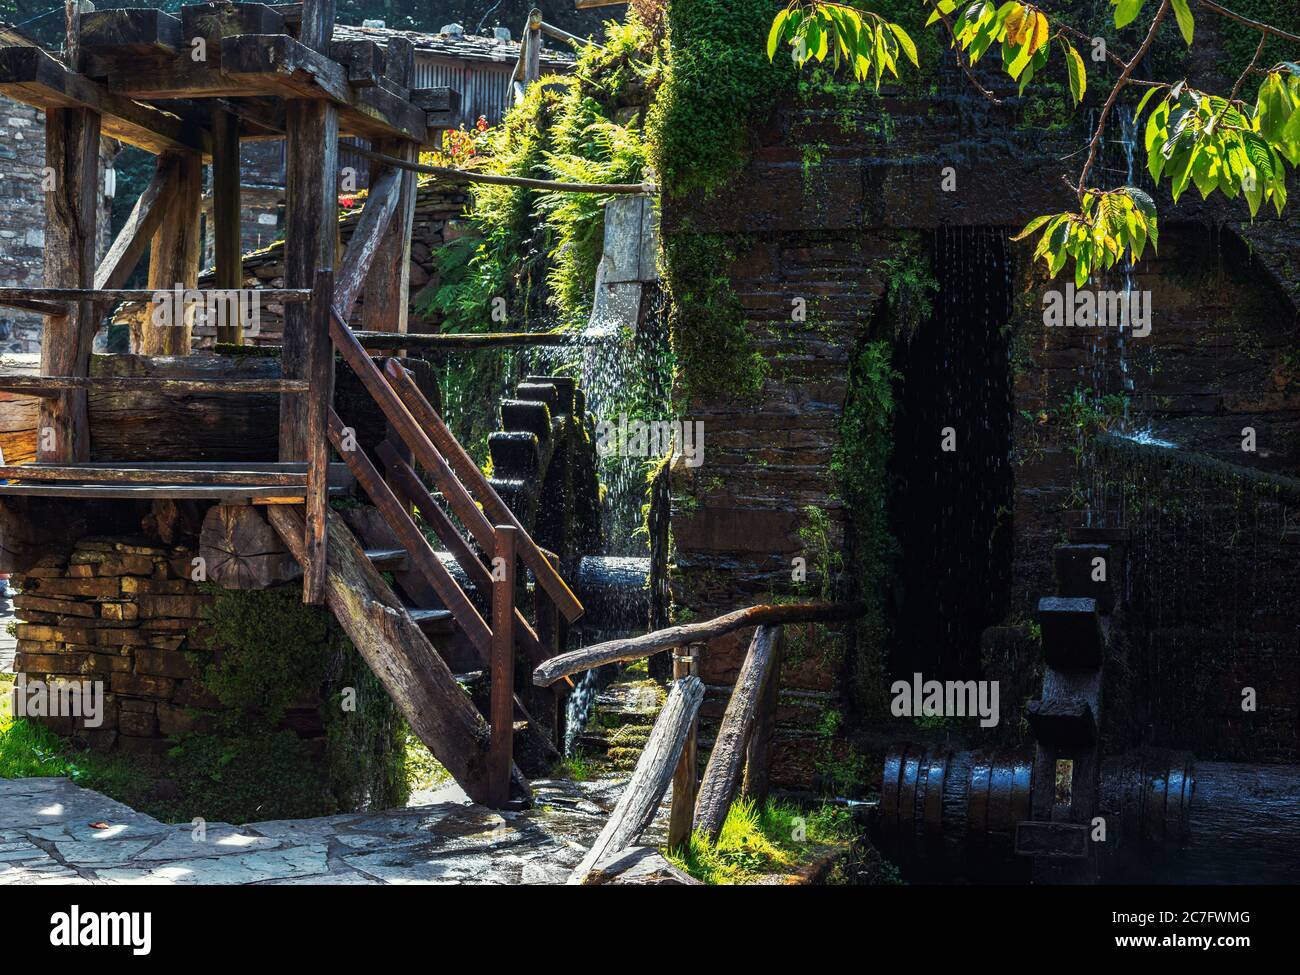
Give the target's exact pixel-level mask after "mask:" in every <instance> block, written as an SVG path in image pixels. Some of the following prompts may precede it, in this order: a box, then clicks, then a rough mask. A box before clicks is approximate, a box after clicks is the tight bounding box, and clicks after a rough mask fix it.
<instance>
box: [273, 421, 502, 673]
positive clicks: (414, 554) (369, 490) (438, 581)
mask: <svg viewBox="0 0 1300 975" xmlns="http://www.w3.org/2000/svg"><path fill="white" fill-rule="evenodd" d="M343 431H344V427H343V421H342V420H340V419H339V417H338V414H337V413H335V412H334V411H333V410H331V411H330V442H331V443H332V444H333V445H334V449H335V450H337V451H338V452H339V456H340V457H342V458H343V459H344V461H345V462H346V463H347V465H348V468H349V469H350V470H351V471H352V474H353V476H355V477H356V479H357V483H358V484H359V485H361V488H362V490H364V491H365V492H366V494H367V495H369V497H370V500H371V501H373V502H374V504H375V507H376V508H378V509H379V513H380V514H381V515H383V517H384V520H385V521H387V522H388V526H389V527H390V528H391V529H392V530H393V534H394V535H396V537H397V541H398V543H399V544H400V545H401V546H402V547H403V548H404V549H406V552H407V554H408V555H409V556H410V557H411V562H412V563H413V564H414V565H415V567H416V568H417V569H419V570H420V572H421V573H422V574H423V575H424V577H425V578H426V579H428V580H429V584H430V585H431V586H433V589H434V591H435V592H436V593H437V594H438V598H439V599H440V600H442V603H443V605H444V606H446V607H447V608H448V609H449V610H451V612H452V615H454V616H455V617H456V622H457V623H459V624H460V627H461V629H463V630H464V631H465V635H466V637H467V638H468V639H469V640H470V642H471V643H473V645H474V647H475V648H476V649H477V650H478V652H479V654H480V655H481V656H482V657H484V658H485V659H486V658H487V657H488V655H489V654H490V652H491V648H492V632H491V630H489V629H488V625H487V623H485V622H484V621H483V617H482V616H480V615H479V612H478V610H477V609H475V608H474V604H473V603H471V602H470V601H469V598H468V597H467V596H466V595H465V592H464V590H462V589H461V588H460V586H459V585H457V584H456V580H455V579H453V578H452V576H451V573H450V572H448V571H447V567H446V566H444V565H443V564H442V560H441V559H439V558H438V556H437V554H436V553H435V552H434V551H433V549H432V548H430V547H429V543H428V541H426V540H425V537H424V536H423V535H422V534H421V533H420V531H419V529H418V528H416V526H415V522H413V521H411V518H410V516H409V515H408V514H407V513H406V510H405V509H404V508H403V507H402V505H401V503H400V502H399V501H398V500H397V497H396V496H395V495H394V494H393V492H392V489H391V488H389V486H388V485H387V484H385V483H384V479H383V478H382V477H380V476H379V472H378V471H377V470H375V468H374V465H373V464H371V463H370V460H369V459H368V458H367V457H366V454H365V451H363V450H361V449H359V448H356V447H354V448H353V449H351V450H344V449H343V448H344V444H343ZM301 550H302V546H301V544H299V546H298V551H301Z"/></svg>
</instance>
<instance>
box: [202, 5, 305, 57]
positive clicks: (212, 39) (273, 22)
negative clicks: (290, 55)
mask: <svg viewBox="0 0 1300 975" xmlns="http://www.w3.org/2000/svg"><path fill="white" fill-rule="evenodd" d="M181 25H182V27H183V28H184V35H185V43H186V45H190V44H193V42H194V39H195V38H202V39H203V43H204V46H205V48H206V55H207V57H206V60H207V61H209V62H211V63H212V64H213V65H216V66H220V65H223V64H224V62H223V61H222V60H221V56H222V51H221V42H222V40H223V39H224V38H227V37H233V36H235V35H237V34H283V33H284V18H283V17H281V16H280V14H279V13H278V12H277V11H276V10H274V9H273V8H272V7H270V6H268V5H266V4H262V3H192V4H186V5H185V6H183V7H181Z"/></svg>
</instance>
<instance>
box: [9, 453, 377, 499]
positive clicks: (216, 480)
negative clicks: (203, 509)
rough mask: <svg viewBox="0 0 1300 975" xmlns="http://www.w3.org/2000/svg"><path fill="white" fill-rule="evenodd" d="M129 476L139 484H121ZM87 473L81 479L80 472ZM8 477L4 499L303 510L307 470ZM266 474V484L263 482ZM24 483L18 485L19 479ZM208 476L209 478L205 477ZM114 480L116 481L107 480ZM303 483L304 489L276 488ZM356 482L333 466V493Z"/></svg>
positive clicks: (155, 467)
mask: <svg viewBox="0 0 1300 975" xmlns="http://www.w3.org/2000/svg"><path fill="white" fill-rule="evenodd" d="M124 469H125V470H129V471H130V472H131V475H132V477H135V478H140V479H139V480H133V481H132V482H131V483H123V482H122V480H121V478H120V475H121V474H122V473H123V471H124ZM83 471H84V473H85V477H84V478H78V477H77V476H76V475H77V473H78V472H83ZM0 473H2V474H4V475H5V476H7V477H9V478H10V480H9V481H8V483H4V484H0V497H3V496H26V497H41V498H88V499H96V498H98V499H113V500H126V501H149V500H153V499H155V498H175V499H191V500H205V501H221V502H224V503H226V504H302V503H303V500H304V499H305V498H306V495H307V485H306V473H307V465H306V464H303V463H254V462H240V463H227V464H215V463H209V462H205V461H204V462H192V463H185V462H165V463H131V464H124V463H94V462H92V463H84V464H57V465H55V464H24V465H22V466H20V467H6V468H0ZM259 474H264V475H265V478H259V477H258V475H259ZM19 475H20V476H21V480H17V481H15V480H14V478H15V476H19ZM204 475H210V476H209V477H206V478H205V477H204ZM110 476H112V477H113V480H111V481H109V480H107V478H108V477H110ZM289 477H292V478H293V479H294V480H297V479H298V478H299V477H301V479H302V483H290V484H277V483H274V482H275V481H277V480H285V479H287V478H289ZM351 486H352V476H351V474H350V473H349V472H348V469H347V466H346V465H344V464H330V467H329V493H330V494H331V495H342V494H345V493H346V492H347V491H348V490H349V489H350V487H351Z"/></svg>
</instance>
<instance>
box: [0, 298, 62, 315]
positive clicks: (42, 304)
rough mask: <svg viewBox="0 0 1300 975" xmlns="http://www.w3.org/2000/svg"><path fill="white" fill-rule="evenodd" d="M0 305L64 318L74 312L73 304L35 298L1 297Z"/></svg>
mask: <svg viewBox="0 0 1300 975" xmlns="http://www.w3.org/2000/svg"><path fill="white" fill-rule="evenodd" d="M0 306H3V307H5V308H14V309H17V310H18V311H34V312H36V314H38V315H45V316H47V317H52V318H64V317H66V316H67V315H69V314H71V313H72V306H71V305H69V304H66V303H62V302H57V301H40V300H37V299H34V298H0Z"/></svg>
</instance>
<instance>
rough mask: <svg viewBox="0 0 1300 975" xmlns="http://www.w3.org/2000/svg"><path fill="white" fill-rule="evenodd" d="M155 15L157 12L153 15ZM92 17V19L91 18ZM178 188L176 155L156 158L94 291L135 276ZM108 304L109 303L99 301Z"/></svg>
mask: <svg viewBox="0 0 1300 975" xmlns="http://www.w3.org/2000/svg"><path fill="white" fill-rule="evenodd" d="M130 12H133V11H121V10H112V11H105V13H130ZM154 12H156V11H154ZM91 16H94V15H93V14H92V15H91ZM179 188H180V169H179V166H178V165H177V157H176V156H175V154H171V153H168V154H164V155H162V156H159V157H158V162H157V165H156V166H155V167H154V173H153V178H152V179H150V180H149V185H148V186H146V187H145V188H144V192H143V193H141V194H140V197H139V199H137V200H136V201H135V206H134V207H132V208H131V214H130V216H128V217H127V218H126V223H125V224H123V225H122V229H121V230H120V231H118V234H117V237H116V239H114V241H113V244H112V246H111V247H109V249H108V253H107V254H105V255H104V259H103V260H102V261H100V262H99V267H98V268H97V269H96V270H95V290H96V291H99V292H103V291H106V290H110V289H118V288H121V287H122V285H124V284H126V282H127V280H128V279H129V278H130V277H131V275H132V274H133V273H134V272H135V267H136V265H137V264H139V263H140V258H141V257H143V256H144V252H145V250H146V249H148V247H149V242H150V241H151V240H152V239H153V235H154V233H155V232H156V231H157V230H158V226H159V224H161V223H162V219H163V216H164V214H165V213H166V212H167V210H168V208H169V207H170V206H171V205H172V204H173V202H174V200H175V198H176V193H177V192H178V190H179ZM101 300H103V301H105V302H107V301H108V300H109V299H107V298H105V299H101Z"/></svg>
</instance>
